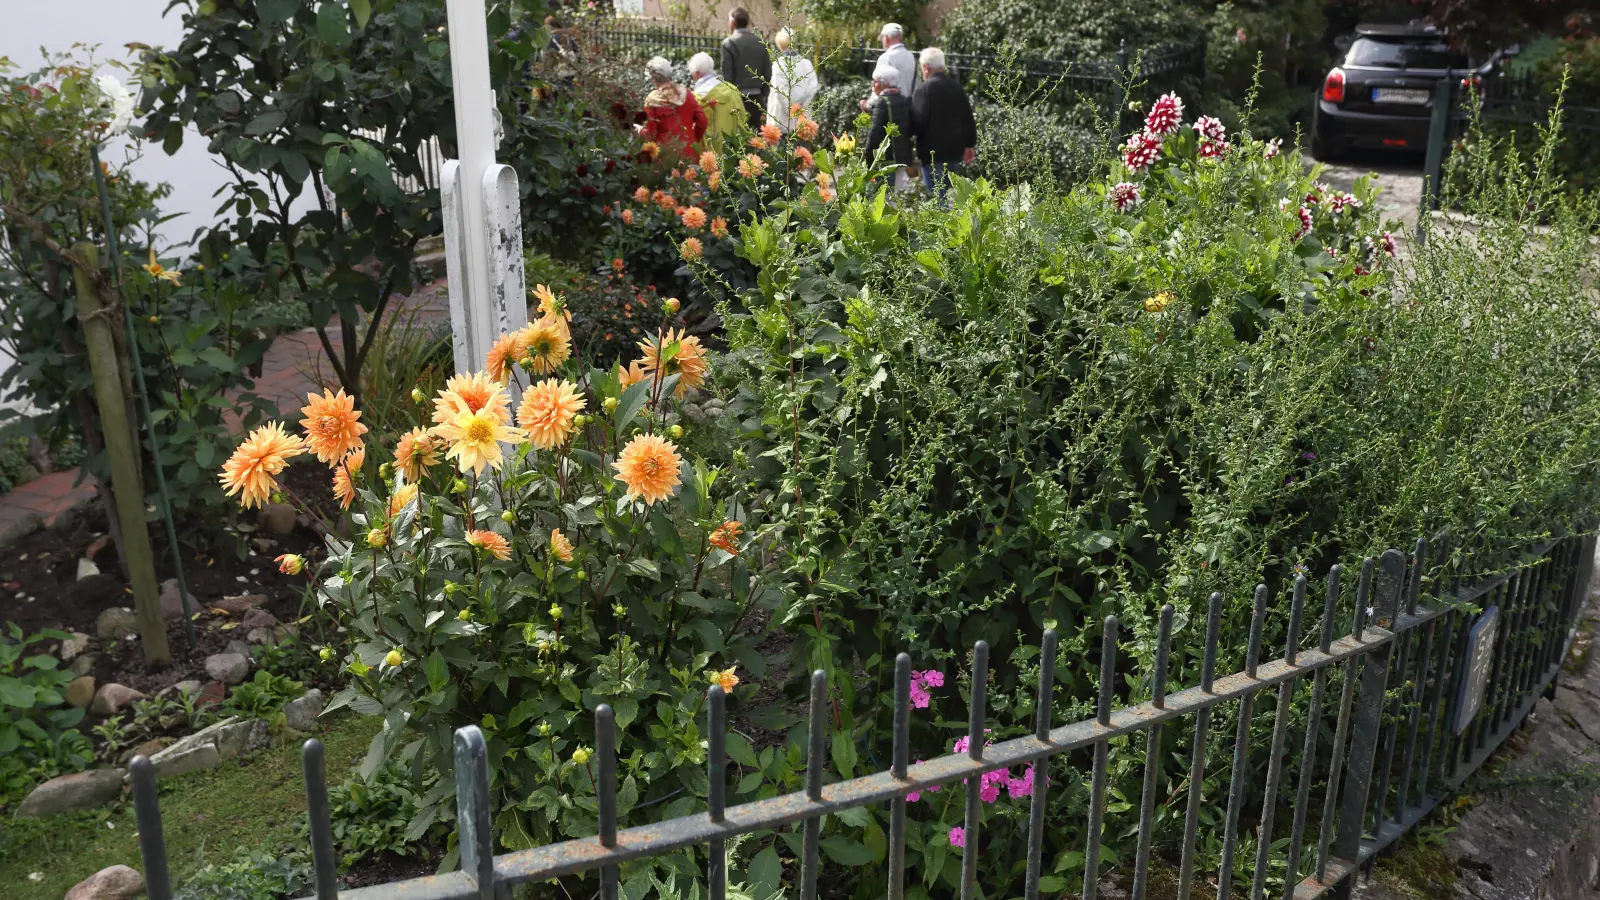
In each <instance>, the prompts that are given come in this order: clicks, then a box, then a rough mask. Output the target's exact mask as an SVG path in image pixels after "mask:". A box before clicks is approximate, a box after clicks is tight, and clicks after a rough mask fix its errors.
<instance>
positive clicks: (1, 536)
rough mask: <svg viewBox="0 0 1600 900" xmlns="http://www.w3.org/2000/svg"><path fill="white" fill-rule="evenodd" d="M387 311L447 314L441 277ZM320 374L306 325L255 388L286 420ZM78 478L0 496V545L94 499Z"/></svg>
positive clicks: (65, 474) (59, 477)
mask: <svg viewBox="0 0 1600 900" xmlns="http://www.w3.org/2000/svg"><path fill="white" fill-rule="evenodd" d="M391 310H392V311H391V312H390V313H389V314H390V315H395V314H398V313H402V312H405V311H415V312H417V313H418V315H419V318H424V317H425V318H432V317H435V316H448V315H449V312H448V306H447V305H446V297H445V290H444V282H443V281H442V280H440V281H436V282H434V283H432V284H429V285H426V286H424V287H422V288H421V289H419V290H418V291H417V292H416V293H415V294H412V295H411V296H410V297H404V298H401V299H400V302H398V303H396V304H394V305H393V306H392V307H391ZM328 338H329V341H330V342H331V343H332V344H333V349H334V352H335V353H342V352H343V345H342V343H341V341H340V339H339V330H338V328H337V326H334V327H330V328H329V329H328ZM319 374H321V375H325V376H326V379H327V380H329V381H332V380H333V371H332V367H331V366H329V365H328V364H327V360H326V359H324V358H323V353H322V341H321V340H319V339H318V337H317V332H316V331H315V330H314V329H311V328H307V329H304V330H301V331H293V332H289V333H287V334H283V335H279V336H278V338H277V339H276V340H275V341H273V343H272V347H271V349H269V350H268V351H267V354H266V356H265V357H264V358H263V359H262V365H261V377H260V378H257V379H256V384H255V392H256V393H257V394H259V395H261V396H262V397H263V398H265V399H267V400H270V401H272V402H274V403H276V404H277V406H278V409H279V411H280V416H281V417H282V418H283V419H285V420H288V421H291V422H292V421H296V420H298V419H299V417H300V407H301V406H303V405H304V404H305V399H306V394H308V393H311V392H314V391H320V390H321V389H322V379H320V378H319V377H318V375H319ZM77 480H78V469H76V468H72V469H66V470H63V471H60V472H52V473H50V474H49V475H45V476H43V477H41V478H37V479H35V480H33V481H30V482H28V483H27V484H24V485H22V486H21V487H18V488H17V489H15V490H13V491H12V492H11V493H9V494H6V495H5V496H3V497H0V544H4V543H7V542H9V541H12V540H15V539H17V538H19V537H22V536H23V535H26V534H29V533H30V532H33V531H37V530H38V529H40V528H51V527H54V526H55V525H58V524H61V522H62V521H63V519H64V518H66V517H67V516H70V515H72V514H73V513H74V512H76V511H77V510H78V508H79V507H82V506H85V505H87V504H88V503H90V502H92V501H93V500H94V499H95V493H96V489H95V480H94V479H93V478H85V479H84V481H83V483H81V484H76V485H75V484H74V482H76V481H77Z"/></svg>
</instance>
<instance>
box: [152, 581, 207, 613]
mask: <svg viewBox="0 0 1600 900" xmlns="http://www.w3.org/2000/svg"><path fill="white" fill-rule="evenodd" d="M202 608H203V607H201V605H200V601H198V600H196V599H194V595H193V594H190V595H189V612H190V613H196V612H199V611H200V610H201V609H202ZM183 614H184V613H183V595H182V594H180V593H179V592H178V579H176V578H168V579H167V580H166V581H163V582H161V617H162V618H164V619H181V618H183Z"/></svg>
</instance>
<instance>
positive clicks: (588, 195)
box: [579, 184, 600, 200]
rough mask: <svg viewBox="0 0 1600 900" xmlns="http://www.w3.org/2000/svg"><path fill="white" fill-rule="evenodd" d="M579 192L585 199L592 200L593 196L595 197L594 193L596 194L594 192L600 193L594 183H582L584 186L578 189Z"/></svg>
mask: <svg viewBox="0 0 1600 900" xmlns="http://www.w3.org/2000/svg"><path fill="white" fill-rule="evenodd" d="M579 193H581V194H583V199H585V200H593V199H594V197H595V195H596V194H598V193H600V192H599V191H597V190H595V187H594V185H592V184H586V185H584V186H583V188H582V189H581V190H580V191H579Z"/></svg>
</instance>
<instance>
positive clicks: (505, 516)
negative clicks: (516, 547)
mask: <svg viewBox="0 0 1600 900" xmlns="http://www.w3.org/2000/svg"><path fill="white" fill-rule="evenodd" d="M516 520H517V514H516V513H514V512H512V511H511V510H509V509H508V510H506V511H504V512H502V513H500V521H502V522H504V523H506V524H507V525H510V524H511V523H512V522H515V521H516Z"/></svg>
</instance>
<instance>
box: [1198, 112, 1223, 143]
mask: <svg viewBox="0 0 1600 900" xmlns="http://www.w3.org/2000/svg"><path fill="white" fill-rule="evenodd" d="M1194 130H1195V133H1196V134H1198V135H1200V137H1201V139H1202V140H1210V141H1226V140H1227V139H1228V129H1227V128H1225V127H1223V125H1222V120H1221V119H1219V118H1217V117H1216V116H1201V117H1200V118H1198V119H1195V120H1194Z"/></svg>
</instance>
